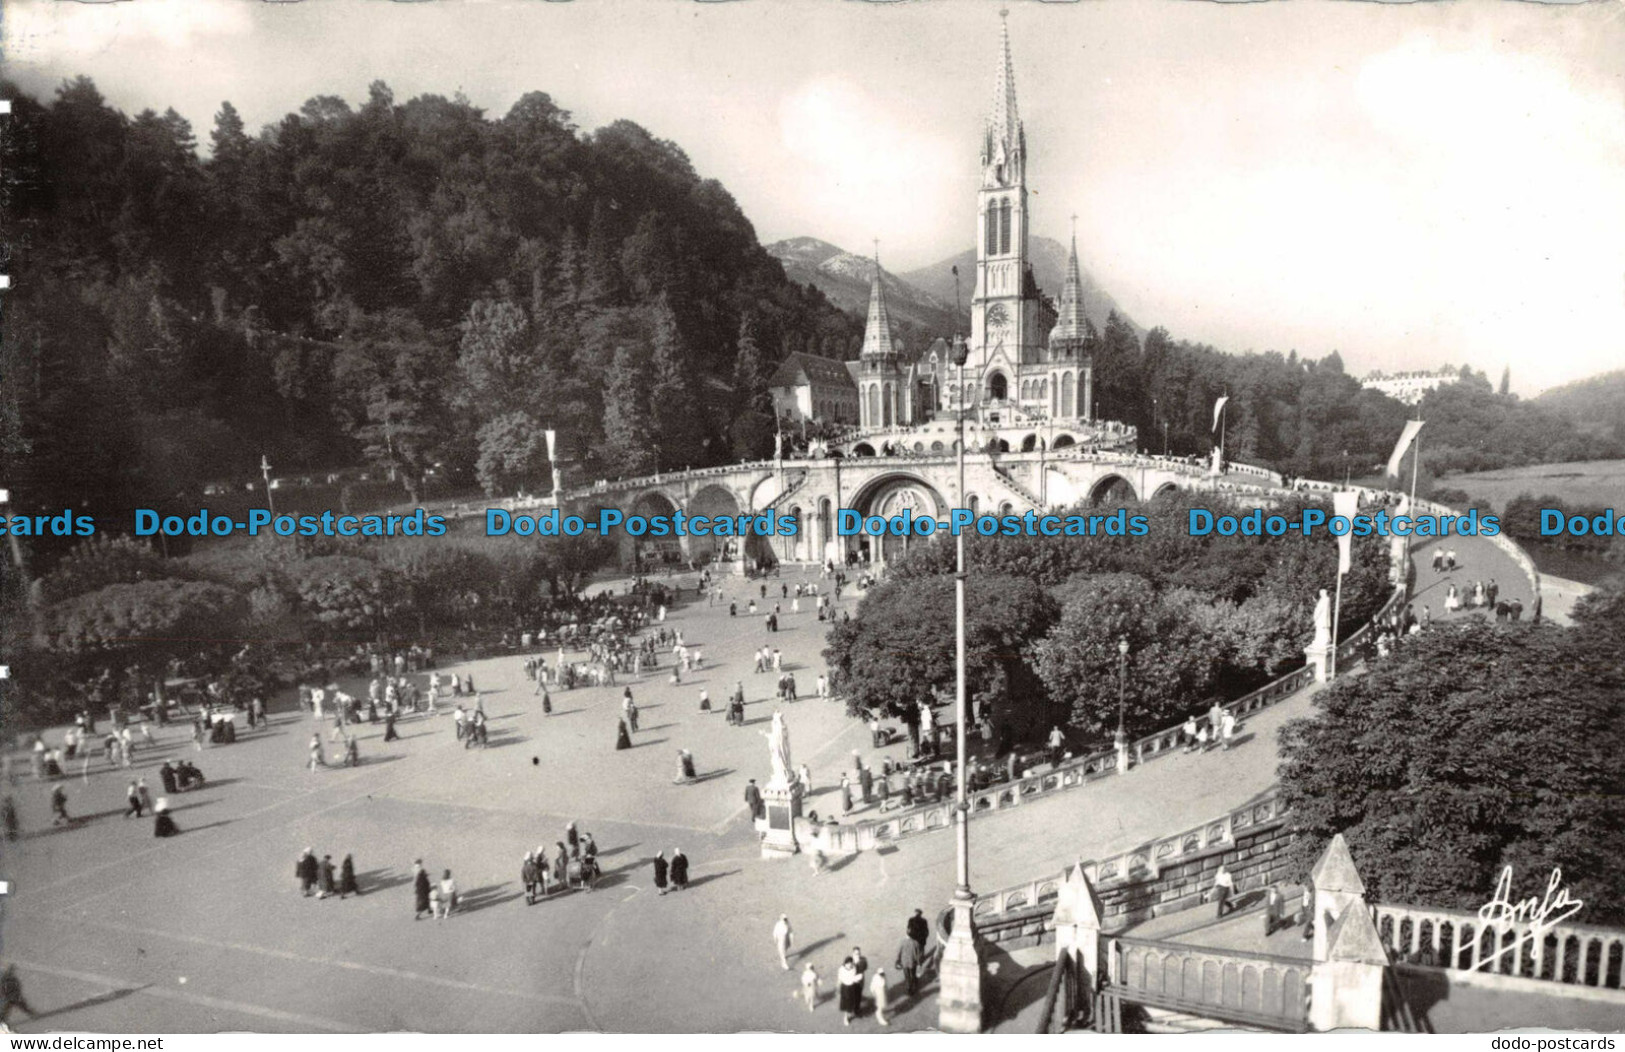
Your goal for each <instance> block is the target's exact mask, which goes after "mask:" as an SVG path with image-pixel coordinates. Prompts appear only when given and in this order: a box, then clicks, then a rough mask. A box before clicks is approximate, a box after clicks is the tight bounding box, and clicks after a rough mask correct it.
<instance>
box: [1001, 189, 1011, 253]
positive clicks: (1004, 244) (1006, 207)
mask: <svg viewBox="0 0 1625 1052" xmlns="http://www.w3.org/2000/svg"><path fill="white" fill-rule="evenodd" d="M1009 251H1010V199H1009V198H1008V197H1006V198H1004V199H1003V200H1001V201H1000V202H999V255H1001V256H1002V255H1006V254H1008V253H1009Z"/></svg>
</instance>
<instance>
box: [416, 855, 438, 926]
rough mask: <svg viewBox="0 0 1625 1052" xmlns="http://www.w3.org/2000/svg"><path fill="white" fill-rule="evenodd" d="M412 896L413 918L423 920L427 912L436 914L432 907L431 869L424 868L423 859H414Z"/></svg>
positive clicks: (431, 914)
mask: <svg viewBox="0 0 1625 1052" xmlns="http://www.w3.org/2000/svg"><path fill="white" fill-rule="evenodd" d="M412 897H413V900H414V901H413V905H414V907H415V909H414V912H413V914H412V919H413V920H422V919H423V915H424V914H425V913H427V914H429V915H430V916H433V915H434V911H433V907H432V901H431V900H432V898H433V888H431V887H430V884H429V871H428V870H426V869H424V868H423V860H422V859H421V858H419V859H413V861H412Z"/></svg>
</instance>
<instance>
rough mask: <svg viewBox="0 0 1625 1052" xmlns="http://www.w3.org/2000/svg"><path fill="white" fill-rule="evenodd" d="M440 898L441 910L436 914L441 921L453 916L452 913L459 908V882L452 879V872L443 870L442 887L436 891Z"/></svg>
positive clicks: (441, 876) (439, 905)
mask: <svg viewBox="0 0 1625 1052" xmlns="http://www.w3.org/2000/svg"><path fill="white" fill-rule="evenodd" d="M435 892H436V894H437V896H438V898H439V901H438V903H437V905H438V907H439V910H438V912H437V913H436V914H435V916H436V917H438V918H439V919H440V920H445V919H446V918H447V917H449V916H451V911H452V910H453V909H454V908H456V906H457V882H456V881H455V880H452V879H451V870H449V869H448V870H443V871H442V872H441V875H440V886H439V887H438V888H436V889H435Z"/></svg>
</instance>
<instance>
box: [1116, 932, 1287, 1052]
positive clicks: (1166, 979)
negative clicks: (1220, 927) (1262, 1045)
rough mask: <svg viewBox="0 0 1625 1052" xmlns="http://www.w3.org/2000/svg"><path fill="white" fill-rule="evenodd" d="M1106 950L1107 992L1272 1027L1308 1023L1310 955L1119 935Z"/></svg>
mask: <svg viewBox="0 0 1625 1052" xmlns="http://www.w3.org/2000/svg"><path fill="white" fill-rule="evenodd" d="M1106 952H1107V961H1106V974H1107V976H1108V977H1109V986H1108V987H1107V988H1106V991H1105V992H1106V993H1108V995H1109V996H1115V997H1118V998H1121V999H1122V1000H1126V1001H1130V1002H1133V1003H1136V1004H1144V1005H1151V1006H1154V1007H1158V1008H1167V1009H1171V1010H1173V1011H1179V1012H1189V1013H1191V1014H1193V1015H1199V1016H1202V1017H1204V1018H1208V1019H1218V1020H1221V1021H1223V1022H1229V1023H1240V1024H1244V1025H1247V1026H1256V1027H1262V1028H1266V1029H1270V1030H1284V1031H1288V1032H1291V1033H1304V1032H1306V1031H1307V1030H1308V1029H1309V997H1308V993H1309V968H1310V962H1309V961H1306V960H1302V959H1299V958H1293V957H1278V956H1275V955H1274V954H1266V953H1242V952H1239V951H1235V950H1213V949H1205V948H1202V947H1197V946H1186V945H1184V944H1182V943H1174V942H1164V941H1162V940H1159V939H1133V938H1127V937H1122V936H1118V937H1114V938H1110V939H1108V940H1107V941H1106Z"/></svg>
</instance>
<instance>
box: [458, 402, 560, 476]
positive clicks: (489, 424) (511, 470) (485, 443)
mask: <svg viewBox="0 0 1625 1052" xmlns="http://www.w3.org/2000/svg"><path fill="white" fill-rule="evenodd" d="M479 445H480V457H479V462H478V465H477V468H476V471H477V473H478V475H479V480H480V486H481V487H482V488H483V489H484V490H485V494H486V496H488V497H495V496H498V495H499V494H507V493H517V492H519V491H520V490H522V489H524V488H526V487H529V488H530V489H531V490H532V491H533V492H535V491H539V490H541V489H543V488H546V487H547V484H548V482H549V478H548V462H547V434H546V429H545V428H543V427H542V426H541V425H540V424H538V423H537V422H536V421H535V419H534V418H533V417H531V415H530V414H529V413H526V412H523V411H519V412H512V413H504V414H503V415H501V416H498V417H493V418H492V419H490V420H487V421H486V422H485V423H484V424H482V425H481V426H480V431H479Z"/></svg>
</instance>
